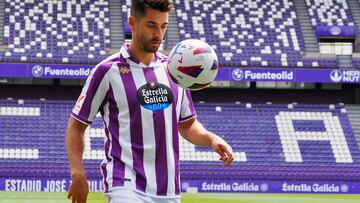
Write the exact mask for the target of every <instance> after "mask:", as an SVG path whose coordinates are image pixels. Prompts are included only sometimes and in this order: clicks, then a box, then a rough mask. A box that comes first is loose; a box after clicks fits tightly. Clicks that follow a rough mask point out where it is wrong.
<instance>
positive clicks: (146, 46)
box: [140, 37, 162, 53]
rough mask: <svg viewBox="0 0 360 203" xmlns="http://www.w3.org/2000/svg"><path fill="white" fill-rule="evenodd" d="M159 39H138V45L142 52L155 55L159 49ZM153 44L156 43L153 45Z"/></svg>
mask: <svg viewBox="0 0 360 203" xmlns="http://www.w3.org/2000/svg"><path fill="white" fill-rule="evenodd" d="M161 41H162V40H161V39H158V38H152V39H146V38H144V37H140V44H141V46H142V48H143V50H144V51H146V52H148V53H155V52H157V50H158V49H159V47H160V44H161ZM153 43H156V45H154V44H153Z"/></svg>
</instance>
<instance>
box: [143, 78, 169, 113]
mask: <svg viewBox="0 0 360 203" xmlns="http://www.w3.org/2000/svg"><path fill="white" fill-rule="evenodd" d="M137 99H138V102H139V103H140V105H141V106H142V107H144V108H145V109H148V110H150V111H160V110H164V109H166V108H168V107H169V106H170V104H171V103H172V101H173V94H172V91H171V89H170V88H169V87H168V86H166V85H164V84H161V83H158V82H156V81H149V82H148V83H147V84H145V85H143V86H141V87H140V88H139V89H138V91H137Z"/></svg>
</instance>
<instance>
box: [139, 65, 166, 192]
mask: <svg viewBox="0 0 360 203" xmlns="http://www.w3.org/2000/svg"><path fill="white" fill-rule="evenodd" d="M144 75H145V78H146V81H147V82H149V81H156V82H157V79H156V76H155V72H154V69H150V68H144ZM153 121H154V130H155V132H154V133H155V148H156V151H155V170H156V183H157V192H156V193H157V195H161V196H164V195H166V193H167V186H168V171H167V157H166V131H165V130H166V129H165V116H164V111H154V112H153Z"/></svg>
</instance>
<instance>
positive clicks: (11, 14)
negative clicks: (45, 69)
mask: <svg viewBox="0 0 360 203" xmlns="http://www.w3.org/2000/svg"><path fill="white" fill-rule="evenodd" d="M4 21H5V22H4V36H3V39H2V40H3V43H4V45H5V46H6V47H7V49H8V50H7V51H2V52H1V56H2V58H3V59H2V60H4V61H15V62H19V61H24V62H26V61H31V62H51V63H69V62H70V63H96V62H98V61H101V60H103V59H104V58H106V49H107V48H109V47H110V30H109V8H108V1H103V0H95V1H89V0H86V1H80V2H79V1H20V0H15V1H12V0H5V20H4Z"/></svg>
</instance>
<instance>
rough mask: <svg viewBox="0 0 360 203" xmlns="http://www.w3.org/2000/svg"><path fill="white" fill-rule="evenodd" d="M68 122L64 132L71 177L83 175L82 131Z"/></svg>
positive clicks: (71, 121) (72, 122)
mask: <svg viewBox="0 0 360 203" xmlns="http://www.w3.org/2000/svg"><path fill="white" fill-rule="evenodd" d="M74 122H76V121H73V120H70V121H69V125H68V128H67V130H66V147H67V155H68V161H69V166H70V173H71V176H73V175H79V174H80V175H81V174H84V175H85V172H84V165H83V153H84V132H83V131H84V129H82V128H81V127H79V126H77V125H76V124H75V123H74Z"/></svg>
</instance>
